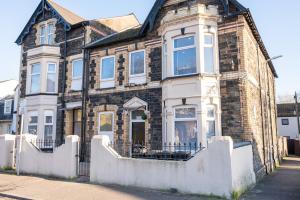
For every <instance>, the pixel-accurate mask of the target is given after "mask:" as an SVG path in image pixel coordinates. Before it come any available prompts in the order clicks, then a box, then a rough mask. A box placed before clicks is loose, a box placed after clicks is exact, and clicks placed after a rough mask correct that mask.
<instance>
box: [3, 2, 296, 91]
mask: <svg viewBox="0 0 300 200" xmlns="http://www.w3.org/2000/svg"><path fill="white" fill-rule="evenodd" d="M154 1H155V0H109V1H108V0H55V2H57V3H58V4H60V5H62V6H64V7H66V8H68V9H69V10H71V11H73V12H75V13H76V14H78V15H80V16H82V17H84V18H86V19H96V18H105V17H112V16H119V15H125V14H129V13H135V14H136V16H137V17H138V19H139V20H140V22H143V21H144V20H145V18H146V17H147V14H148V13H149V11H150V9H151V7H152V5H153V3H154ZM239 1H240V3H242V4H243V5H244V6H245V7H247V8H250V10H251V12H252V15H253V17H254V20H255V22H256V25H257V27H258V29H259V32H260V34H261V36H262V39H263V41H264V43H265V46H266V48H267V50H268V52H269V54H270V56H271V57H273V56H277V55H283V56H284V57H283V58H281V59H278V60H275V61H274V66H275V68H276V71H277V73H278V75H279V78H278V79H277V80H276V84H277V94H278V95H287V94H292V93H294V91H295V90H297V91H300V63H299V62H298V56H299V57H300V54H299V53H300V39H299V35H300V27H299V26H298V25H299V19H300V12H299V10H298V8H299V7H300V1H299V0H285V1H284V3H285V4H284V5H289V6H283V4H282V1H281V0H263V1H262V0H239ZM39 2H40V0H9V1H8V0H5V1H1V3H0V17H1V19H2V21H1V27H2V28H1V29H2V32H1V33H0V36H1V37H0V44H1V45H0V52H1V54H0V59H1V63H0V81H1V80H8V79H18V78H19V70H18V69H19V66H20V47H18V45H16V44H15V43H14V41H15V40H16V39H17V37H18V36H19V34H20V33H21V31H22V29H23V28H24V26H25V24H26V23H27V21H28V20H29V18H30V16H31V15H32V13H33V12H34V10H35V8H36V7H37V5H38V4H39ZM75 2H76V3H75ZM108 2H109V3H108Z"/></svg>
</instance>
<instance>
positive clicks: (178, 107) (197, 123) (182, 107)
mask: <svg viewBox="0 0 300 200" xmlns="http://www.w3.org/2000/svg"><path fill="white" fill-rule="evenodd" d="M184 108H194V109H195V117H194V118H176V110H177V109H184ZM173 118H174V123H173V128H174V131H173V137H174V140H175V138H176V135H175V130H176V122H191V121H195V122H196V129H197V135H196V137H197V144H198V141H199V135H198V130H199V121H198V116H197V108H196V106H192V105H190V106H177V107H174V114H173ZM175 142H176V141H175Z"/></svg>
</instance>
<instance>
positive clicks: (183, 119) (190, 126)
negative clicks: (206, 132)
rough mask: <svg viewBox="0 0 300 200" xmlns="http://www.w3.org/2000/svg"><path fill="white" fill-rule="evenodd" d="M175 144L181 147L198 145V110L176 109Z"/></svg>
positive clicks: (192, 108)
mask: <svg viewBox="0 0 300 200" xmlns="http://www.w3.org/2000/svg"><path fill="white" fill-rule="evenodd" d="M175 143H177V144H181V145H184V144H186V145H189V144H197V116H196V108H194V107H185V108H176V109H175Z"/></svg>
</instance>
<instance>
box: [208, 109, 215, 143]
mask: <svg viewBox="0 0 300 200" xmlns="http://www.w3.org/2000/svg"><path fill="white" fill-rule="evenodd" d="M206 128H207V138H211V137H213V136H216V111H215V107H214V106H208V107H207V114H206Z"/></svg>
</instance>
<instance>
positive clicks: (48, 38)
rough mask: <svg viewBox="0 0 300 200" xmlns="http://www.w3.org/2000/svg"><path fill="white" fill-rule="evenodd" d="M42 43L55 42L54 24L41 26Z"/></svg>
mask: <svg viewBox="0 0 300 200" xmlns="http://www.w3.org/2000/svg"><path fill="white" fill-rule="evenodd" d="M40 44H41V45H43V44H49V45H51V44H54V24H52V23H50V24H44V25H41V26H40Z"/></svg>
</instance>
